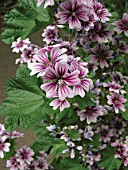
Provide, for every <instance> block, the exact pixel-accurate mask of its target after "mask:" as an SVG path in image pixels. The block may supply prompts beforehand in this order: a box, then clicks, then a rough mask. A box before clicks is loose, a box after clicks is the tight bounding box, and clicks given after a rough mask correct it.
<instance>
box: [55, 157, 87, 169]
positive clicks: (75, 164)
mask: <svg viewBox="0 0 128 170" xmlns="http://www.w3.org/2000/svg"><path fill="white" fill-rule="evenodd" d="M54 167H55V168H56V170H62V169H63V170H88V168H87V167H84V166H83V165H81V163H80V162H79V159H76V158H75V159H70V158H63V159H61V160H60V162H54Z"/></svg>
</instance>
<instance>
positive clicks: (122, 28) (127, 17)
mask: <svg viewBox="0 0 128 170" xmlns="http://www.w3.org/2000/svg"><path fill="white" fill-rule="evenodd" d="M113 25H115V26H116V28H115V29H114V30H115V31H116V32H117V33H118V34H120V33H122V32H124V34H125V36H126V37H128V14H127V13H124V14H123V18H122V20H118V21H115V22H114V23H113Z"/></svg>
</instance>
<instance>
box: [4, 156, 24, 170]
mask: <svg viewBox="0 0 128 170" xmlns="http://www.w3.org/2000/svg"><path fill="white" fill-rule="evenodd" d="M6 167H8V168H10V170H19V169H20V170H24V165H23V164H21V163H20V162H18V161H17V158H15V157H13V158H10V160H7V165H6Z"/></svg>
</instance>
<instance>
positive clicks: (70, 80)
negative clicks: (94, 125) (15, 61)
mask: <svg viewBox="0 0 128 170" xmlns="http://www.w3.org/2000/svg"><path fill="white" fill-rule="evenodd" d="M79 73H80V72H79V71H78V70H75V71H73V72H72V73H70V74H69V73H68V65H67V64H66V63H64V62H57V63H56V64H55V70H54V69H53V68H52V67H48V68H47V69H46V71H45V75H44V76H43V78H44V79H45V81H51V82H47V83H44V84H42V85H41V89H42V90H44V91H46V96H47V97H48V98H51V97H53V96H54V94H55V92H56V91H57V92H58V97H59V99H60V100H62V101H63V100H65V98H66V97H69V98H73V97H74V93H73V91H72V89H71V88H70V87H69V86H74V85H76V84H79V82H80V80H79V78H78V75H79Z"/></svg>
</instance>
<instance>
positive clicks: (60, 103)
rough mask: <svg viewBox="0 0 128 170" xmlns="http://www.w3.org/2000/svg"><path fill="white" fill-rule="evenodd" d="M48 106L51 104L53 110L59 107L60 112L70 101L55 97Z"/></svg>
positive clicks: (67, 106)
mask: <svg viewBox="0 0 128 170" xmlns="http://www.w3.org/2000/svg"><path fill="white" fill-rule="evenodd" d="M50 106H53V110H56V109H57V108H58V107H60V111H61V112H62V111H63V110H64V109H65V108H69V107H70V103H69V102H68V101H67V100H60V99H55V100H53V101H52V102H51V103H50Z"/></svg>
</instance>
